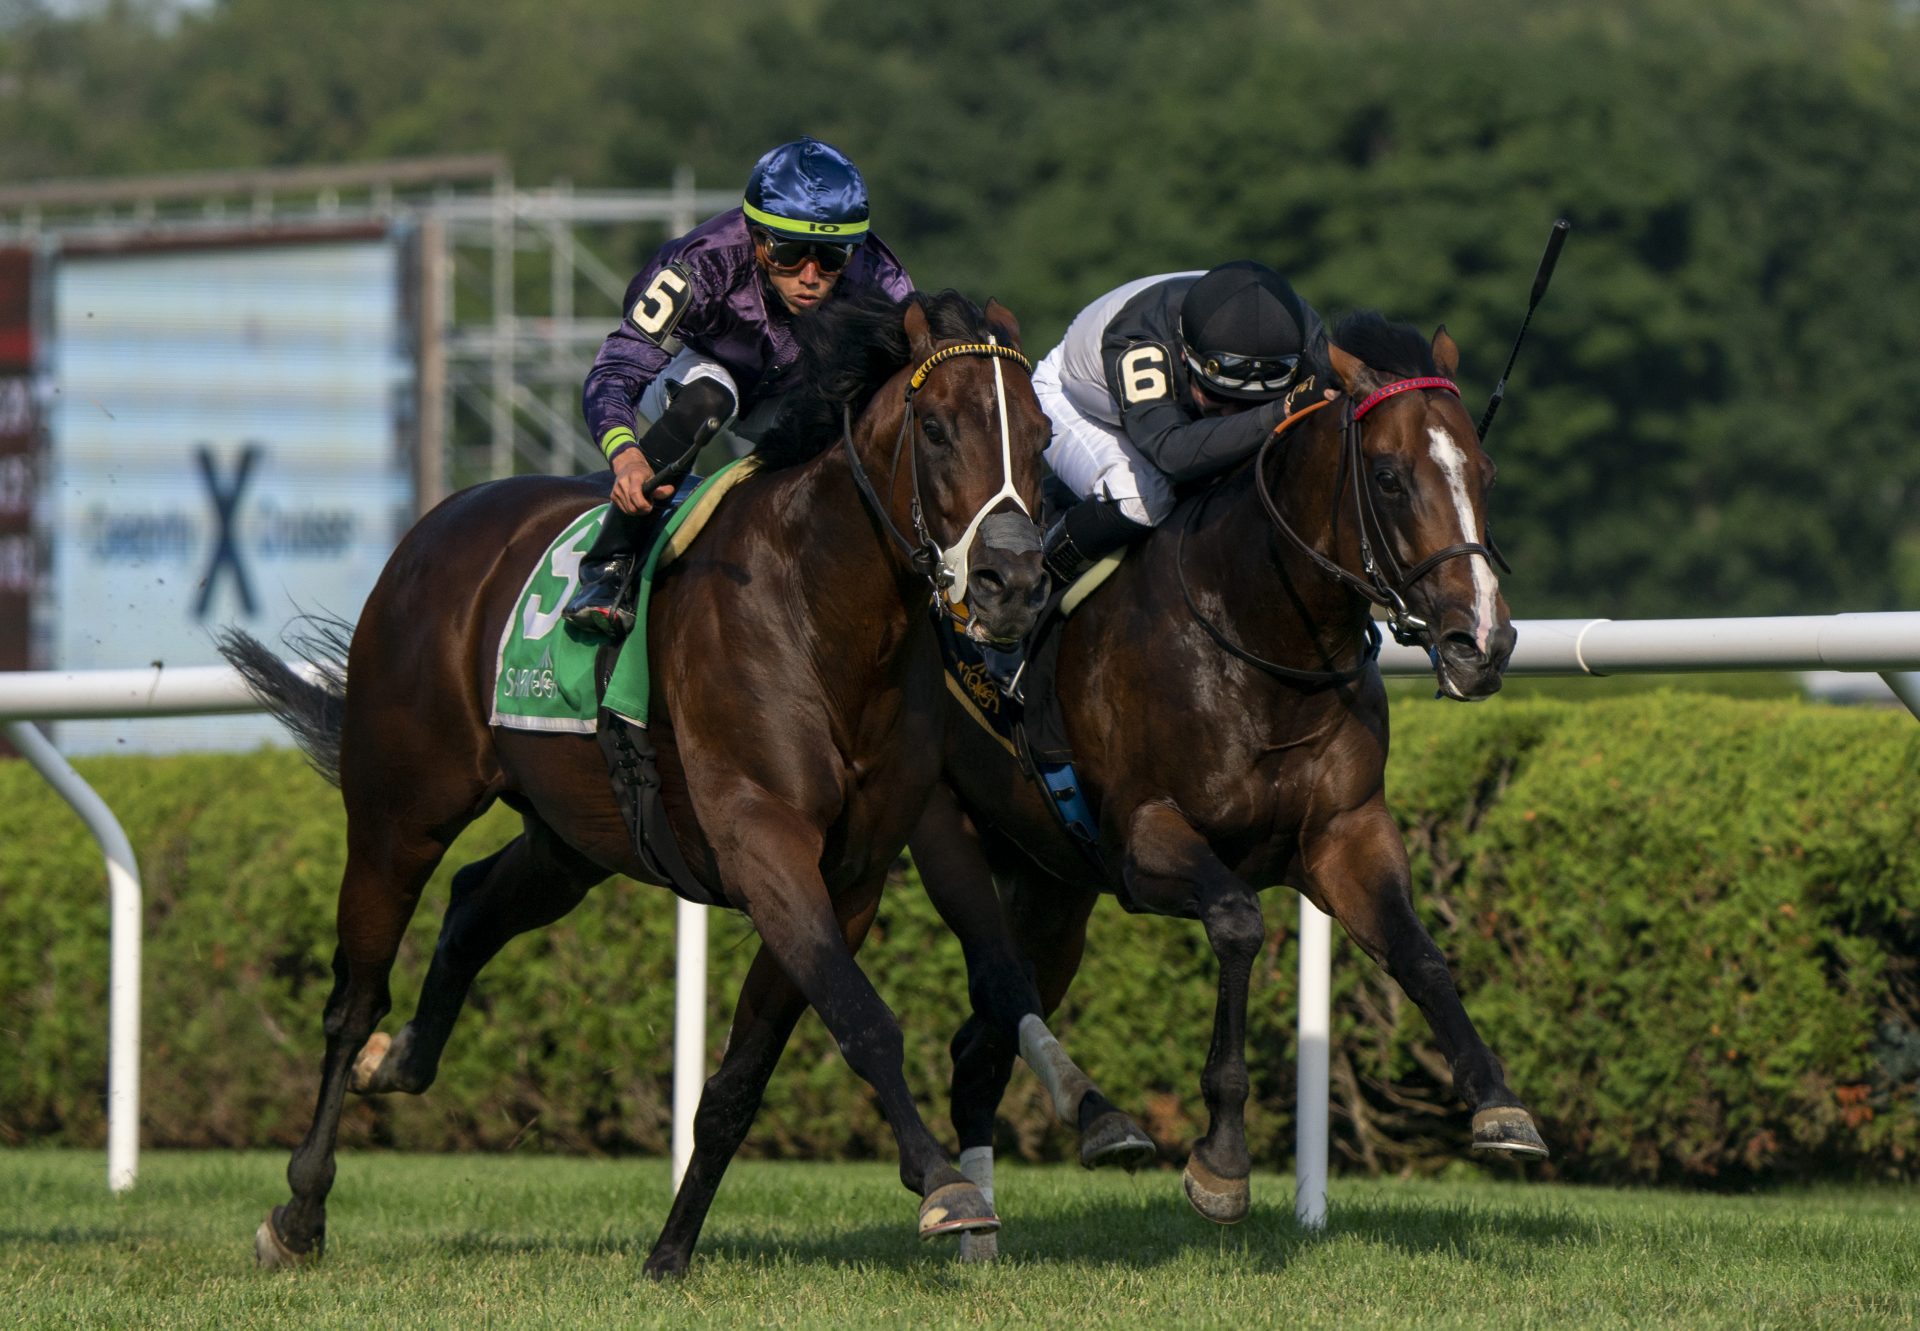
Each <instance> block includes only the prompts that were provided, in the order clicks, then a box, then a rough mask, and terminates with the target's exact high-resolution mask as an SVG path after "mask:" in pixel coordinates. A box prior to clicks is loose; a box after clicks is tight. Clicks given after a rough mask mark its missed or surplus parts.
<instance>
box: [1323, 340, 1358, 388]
mask: <svg viewBox="0 0 1920 1331" xmlns="http://www.w3.org/2000/svg"><path fill="white" fill-rule="evenodd" d="M1327 359H1329V360H1331V361H1332V362H1333V373H1334V377H1335V378H1337V379H1338V380H1339V381H1340V386H1341V387H1342V388H1344V389H1346V390H1347V396H1348V397H1359V396H1360V376H1361V375H1363V374H1365V373H1366V370H1367V366H1366V362H1365V361H1363V360H1361V359H1360V358H1359V357H1358V356H1349V355H1348V354H1347V353H1346V352H1344V351H1342V350H1341V349H1340V348H1339V347H1337V346H1335V345H1334V344H1333V343H1331V342H1329V343H1328V344H1327Z"/></svg>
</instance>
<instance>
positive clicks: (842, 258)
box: [754, 231, 860, 277]
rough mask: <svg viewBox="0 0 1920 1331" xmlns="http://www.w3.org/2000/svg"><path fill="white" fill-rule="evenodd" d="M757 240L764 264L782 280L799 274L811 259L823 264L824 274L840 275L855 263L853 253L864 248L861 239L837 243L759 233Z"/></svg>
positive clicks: (821, 266) (821, 268)
mask: <svg viewBox="0 0 1920 1331" xmlns="http://www.w3.org/2000/svg"><path fill="white" fill-rule="evenodd" d="M754 239H755V240H756V241H757V242H758V244H759V247H760V261H761V262H762V263H764V264H766V266H767V267H768V268H769V269H771V270H772V271H773V272H776V273H779V274H780V275H781V276H782V277H789V276H791V275H793V274H794V273H797V272H799V271H800V270H801V269H802V268H805V267H806V266H807V262H808V260H812V261H813V262H814V263H815V264H817V265H819V268H820V271H821V272H823V273H837V272H839V271H840V270H841V269H843V268H845V267H846V266H847V264H849V263H850V262H852V260H853V252H854V251H855V250H857V249H859V248H860V242H859V241H857V240H856V241H853V242H852V243H850V244H849V243H847V242H845V241H833V240H786V239H783V238H781V237H779V236H776V235H774V234H773V233H772V232H771V231H756V232H755V235H754Z"/></svg>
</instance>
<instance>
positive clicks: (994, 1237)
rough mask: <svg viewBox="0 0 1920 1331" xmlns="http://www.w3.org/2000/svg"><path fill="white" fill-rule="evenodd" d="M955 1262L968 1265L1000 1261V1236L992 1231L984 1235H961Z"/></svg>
mask: <svg viewBox="0 0 1920 1331" xmlns="http://www.w3.org/2000/svg"><path fill="white" fill-rule="evenodd" d="M956 1260H957V1261H962V1262H967V1263H970V1264H971V1263H976V1262H995V1261H998V1260H1000V1236H999V1235H998V1234H996V1233H993V1232H992V1231H988V1232H986V1233H984V1234H962V1235H961V1236H960V1252H959V1254H958V1256H957V1258H956Z"/></svg>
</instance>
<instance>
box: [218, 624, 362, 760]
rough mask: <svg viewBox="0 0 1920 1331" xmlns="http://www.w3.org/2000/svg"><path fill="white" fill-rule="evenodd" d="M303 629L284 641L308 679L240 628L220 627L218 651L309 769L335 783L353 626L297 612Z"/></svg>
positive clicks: (344, 712) (288, 635)
mask: <svg viewBox="0 0 1920 1331" xmlns="http://www.w3.org/2000/svg"><path fill="white" fill-rule="evenodd" d="M294 622H295V623H296V624H302V623H303V624H304V625H305V626H306V627H305V628H303V629H301V630H300V631H299V632H297V633H290V634H286V635H283V636H284V637H286V640H287V645H288V646H290V647H292V648H293V650H294V651H295V652H297V653H299V655H300V656H301V657H302V658H304V659H305V660H306V661H307V663H308V664H309V665H311V666H312V667H313V668H314V671H315V673H316V675H317V676H318V678H316V679H307V678H305V677H304V676H302V675H299V674H296V673H295V672H294V671H292V670H289V669H288V668H287V663H286V662H284V661H282V660H281V659H280V658H279V657H278V656H276V655H274V653H273V652H271V651H269V650H268V649H267V646H266V644H265V643H263V642H261V641H260V640H259V639H258V638H255V637H254V636H253V635H252V634H250V633H247V632H245V631H244V630H241V629H235V628H228V629H222V630H221V631H220V633H219V635H218V637H217V639H216V644H217V645H218V647H219V648H220V655H222V656H224V657H226V658H227V662H228V664H230V665H232V666H233V668H234V669H235V670H238V671H239V672H240V678H242V679H244V680H245V681H246V682H247V689H248V691H249V692H251V693H252V694H253V696H254V697H256V698H258V699H259V700H260V702H261V703H262V704H263V705H264V706H265V707H266V709H267V710H268V711H269V712H271V713H272V714H273V716H274V718H275V719H276V720H278V721H279V722H280V724H281V725H283V726H285V727H286V728H287V729H288V730H290V731H292V732H293V738H294V740H295V742H296V743H298V744H299V745H300V749H301V752H303V753H305V754H306V755H307V761H308V762H309V763H311V764H313V770H314V771H316V772H318V773H319V774H320V775H321V776H324V777H325V778H326V779H327V780H328V781H329V782H331V783H332V784H334V785H336V786H337V785H339V784H340V723H341V719H342V718H343V717H344V716H345V714H346V705H347V644H348V643H349V642H350V641H351V640H352V638H353V625H351V624H349V623H347V622H346V621H345V620H341V619H333V618H330V617H328V616H325V615H302V616H301V617H300V619H298V620H295V621H294Z"/></svg>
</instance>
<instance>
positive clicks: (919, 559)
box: [840, 334, 1037, 620]
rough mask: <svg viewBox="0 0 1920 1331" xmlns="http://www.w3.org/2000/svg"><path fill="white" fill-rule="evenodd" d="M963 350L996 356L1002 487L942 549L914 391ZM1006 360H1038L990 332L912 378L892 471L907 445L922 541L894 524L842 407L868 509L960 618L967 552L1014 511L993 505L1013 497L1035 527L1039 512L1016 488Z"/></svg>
mask: <svg viewBox="0 0 1920 1331" xmlns="http://www.w3.org/2000/svg"><path fill="white" fill-rule="evenodd" d="M959 356H980V357H986V358H988V359H990V360H992V362H993V394H994V403H995V406H996V407H997V408H998V414H999V423H1000V488H999V490H997V491H995V492H994V494H993V495H992V496H991V497H989V498H988V499H987V501H986V502H985V503H983V504H981V505H980V507H979V508H978V509H977V510H976V511H975V512H974V515H973V520H972V521H970V522H969V523H967V526H966V530H965V531H963V532H961V533H960V539H959V540H958V541H956V542H955V543H954V544H953V545H951V546H949V547H947V548H946V549H942V548H941V546H940V543H939V542H938V541H936V540H934V538H933V533H932V532H931V531H930V530H929V529H928V527H927V522H926V515H925V512H924V510H923V508H922V506H921V503H920V448H919V442H918V441H917V440H916V441H915V443H914V447H912V448H907V447H906V444H907V438H908V436H909V435H911V434H912V433H913V427H914V421H915V419H916V418H915V416H914V412H913V398H914V394H916V393H918V392H919V391H920V389H921V387H922V386H923V385H924V384H925V383H926V382H927V375H928V374H929V373H931V372H932V370H933V368H934V367H935V366H937V365H941V364H944V363H945V362H947V361H950V360H953V359H955V358H956V357H959ZM1003 360H1006V361H1012V362H1013V363H1014V364H1016V365H1018V366H1019V367H1020V368H1021V369H1023V370H1025V371H1026V372H1027V373H1028V374H1032V373H1033V362H1032V361H1030V360H1028V359H1027V358H1026V357H1025V356H1024V355H1022V354H1021V353H1020V352H1019V351H1017V350H1015V349H1014V348H1012V347H1009V346H1003V345H1001V343H1000V341H999V339H997V338H996V337H994V336H993V335H992V334H988V336H987V340H986V341H985V342H956V343H955V344H954V345H952V346H950V347H942V348H941V349H940V350H938V351H936V352H934V353H933V354H932V355H931V356H928V357H927V358H926V359H925V360H924V361H922V362H921V363H920V366H919V368H918V369H916V370H915V371H914V372H913V373H912V374H911V375H910V376H908V378H907V389H906V396H905V401H904V404H903V410H902V412H901V416H900V434H899V436H898V437H897V438H896V439H895V440H894V441H893V463H892V467H891V473H890V474H891V476H892V477H893V481H894V482H895V483H897V482H898V480H899V475H900V453H901V451H902V450H903V449H905V451H906V454H907V470H908V475H909V476H910V478H911V480H912V485H913V501H912V504H911V507H910V509H909V511H910V512H911V513H912V515H913V534H914V536H915V537H917V538H918V540H917V543H916V542H915V541H910V540H908V539H907V538H906V536H905V535H904V534H902V532H901V531H900V529H899V527H897V526H895V525H894V521H893V518H892V517H891V516H890V515H889V514H888V512H887V508H886V505H884V504H882V503H881V502H880V496H879V495H878V494H876V493H875V492H874V488H873V483H872V482H871V481H870V480H868V479H867V472H866V468H864V467H863V466H861V465H860V455H859V453H858V451H856V450H855V448H854V446H853V408H852V406H851V405H850V404H844V403H843V404H842V405H841V408H840V420H841V428H840V442H841V443H842V444H843V445H844V446H845V447H846V451H847V462H848V465H850V466H851V467H852V468H853V479H854V484H856V485H857V486H859V488H860V496H861V498H862V499H864V500H865V501H866V504H867V507H868V509H869V510H871V511H872V513H873V515H874V517H875V518H876V519H877V520H878V521H879V523H880V526H881V527H882V529H883V530H885V531H886V533H887V535H889V536H890V537H892V538H893V542H894V544H895V545H897V546H898V547H899V548H900V551H901V553H902V554H904V555H905V556H906V560H907V563H908V565H909V566H910V567H911V568H912V569H913V571H914V572H916V573H918V574H919V575H920V576H921V577H923V578H925V579H927V581H928V582H929V583H931V584H932V586H933V591H934V596H935V597H936V598H937V599H938V600H939V601H940V602H941V603H942V605H943V606H944V607H945V608H946V609H947V611H948V612H949V613H950V614H952V615H953V616H954V617H955V618H956V619H962V620H964V619H965V618H966V617H967V611H966V596H967V573H968V554H967V552H968V551H969V550H970V549H971V548H972V547H973V538H974V536H975V535H976V534H977V533H978V532H979V531H980V529H981V528H982V527H983V526H987V525H989V524H991V523H993V522H994V519H995V518H996V517H1005V518H1012V517H1013V515H1012V514H1010V513H1003V514H993V512H992V511H993V510H994V509H995V508H997V507H999V504H1000V501H1001V500H1003V499H1011V500H1012V501H1013V504H1014V507H1015V508H1017V509H1019V510H1020V518H1022V519H1024V520H1025V522H1026V525H1027V526H1028V527H1029V528H1031V527H1032V526H1033V514H1032V513H1031V512H1029V511H1028V509H1027V505H1026V503H1025V501H1024V500H1022V499H1021V498H1020V493H1019V491H1017V490H1015V489H1014V488H1013V435H1012V432H1011V430H1010V428H1009V426H1008V424H1007V391H1006V381H1005V379H1004V378H1003V377H1002V375H1001V372H1000V362H1001V361H1003ZM888 492H889V494H891V493H892V485H889V487H888ZM1015 521H1016V522H1017V521H1019V519H1015ZM1034 539H1037V538H1035V537H1034V536H1033V534H1032V533H1029V534H1028V542H1027V543H1029V544H1031V543H1032V541H1033V540H1034ZM1008 543H1010V544H1011V543H1017V542H1008ZM955 588H958V589H959V595H958V596H956V595H954V589H955Z"/></svg>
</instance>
